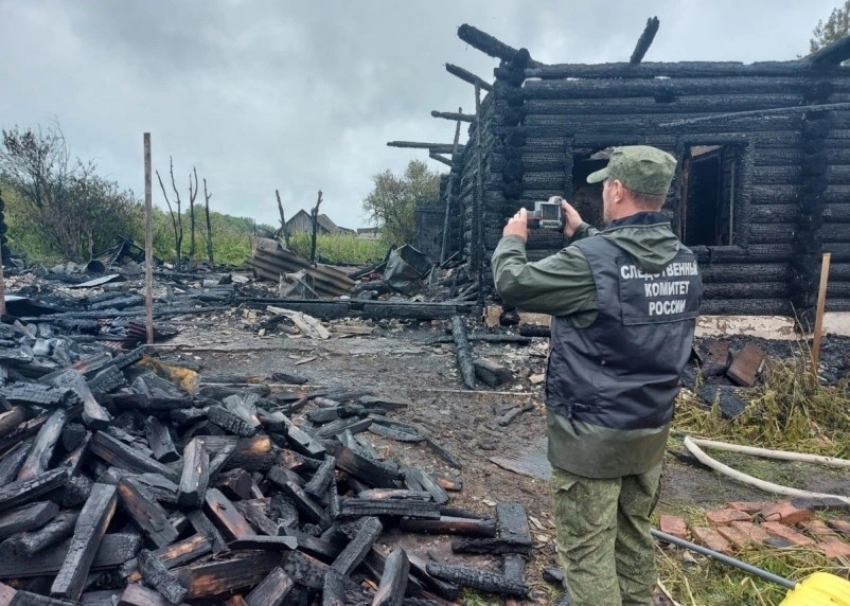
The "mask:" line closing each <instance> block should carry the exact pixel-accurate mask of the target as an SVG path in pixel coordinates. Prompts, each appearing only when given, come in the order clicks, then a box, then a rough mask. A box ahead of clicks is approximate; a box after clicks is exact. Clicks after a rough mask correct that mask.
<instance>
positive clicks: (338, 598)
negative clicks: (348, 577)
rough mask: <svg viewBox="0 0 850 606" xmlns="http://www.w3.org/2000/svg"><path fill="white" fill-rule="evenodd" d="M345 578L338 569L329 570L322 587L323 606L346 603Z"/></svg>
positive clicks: (341, 605) (335, 605)
mask: <svg viewBox="0 0 850 606" xmlns="http://www.w3.org/2000/svg"><path fill="white" fill-rule="evenodd" d="M344 578H345V577H343V576H342V575H341V574H340V573H338V572H337V571H336V570H328V572H327V574H325V582H324V585H323V587H322V606H345V605H346V603H347V602H346V600H345V585H344V583H343V579H344Z"/></svg>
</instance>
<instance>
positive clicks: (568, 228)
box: [561, 198, 584, 238]
mask: <svg viewBox="0 0 850 606" xmlns="http://www.w3.org/2000/svg"><path fill="white" fill-rule="evenodd" d="M561 211H562V212H563V213H564V216H565V217H566V218H567V221H566V225H565V226H564V235H566V236H567V237H568V238H572V237H573V234H574V233H576V230H577V229H578V228H579V227H581V224H582V223H584V221H582V220H581V215H580V214H578V211H577V210H576V209H575V208H573V205H572V204H570V203H569V202H567V201H566V200H564V199H563V198H562V199H561Z"/></svg>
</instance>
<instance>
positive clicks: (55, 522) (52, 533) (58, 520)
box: [3, 511, 77, 557]
mask: <svg viewBox="0 0 850 606" xmlns="http://www.w3.org/2000/svg"><path fill="white" fill-rule="evenodd" d="M76 524H77V512H67V511H66V512H62V513H60V514H59V515H57V516H56V517H55V518H53V519H52V520H51V521H50V522H49V523H48V524H46V525H45V526H42V527H41V528H39V529H38V530H33V531H31V532H22V533H20V534H18V535H15V536H14V537H12V538H10V539H9V540H8V541H5V542H4V547H3V548H4V549H9V550H11V552H12V553H14V554H16V555H20V556H24V557H32V556H33V555H35V554H36V553H38V552H39V551H42V550H43V549H46V548H47V547H50V546H52V545H55V544H56V543H59V542H60V541H63V540H65V539H67V538H68V537H70V536H71V535H72V534H74V526H76Z"/></svg>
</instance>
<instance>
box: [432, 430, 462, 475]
mask: <svg viewBox="0 0 850 606" xmlns="http://www.w3.org/2000/svg"><path fill="white" fill-rule="evenodd" d="M425 445H426V446H428V448H430V449H431V451H432V452H433V453H434V454H435V455H437V456H438V457H440V458H441V459H443V460H444V461H445V462H446V463H448V464H449V465H451V466H452V467H454V468H455V469H463V465H462V464H461V463H460V461H458V460H457V458H455V456H454V455H453V454H452V453H450V452H449V451H448V450H446V449H445V448H443V447H442V446H440V445H439V444H437V443H436V442H435V441H434V440H432V439H431V438H430V437H426V438H425Z"/></svg>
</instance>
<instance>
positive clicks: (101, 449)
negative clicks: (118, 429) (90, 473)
mask: <svg viewBox="0 0 850 606" xmlns="http://www.w3.org/2000/svg"><path fill="white" fill-rule="evenodd" d="M89 449H90V450H91V452H93V453H94V454H95V455H97V456H99V457H100V458H101V459H103V460H104V461H106V462H107V463H109V464H110V465H114V466H115V467H118V468H120V469H125V470H127V471H132V472H134V473H146V472H150V473H157V474H160V475H162V476H164V477H165V478H167V479H168V480H171V481H172V482H174V483H177V482H179V481H180V474H179V472H177V470H175V469H172V468H171V467H168V466H167V465H163V464H162V463H160V462H159V461H157V460H155V459H152V458H150V457H147V456H145V455H144V453H142V452H140V451H139V450H137V449H135V448H133V447H131V446H128V445H126V444H124V443H123V442H121V441H119V440H117V439H115V438H114V437H112V436H111V435H109V434H107V433H104V432H102V431H98V432H97V433H95V434H94V436H93V437H92V439H91V442H89Z"/></svg>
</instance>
